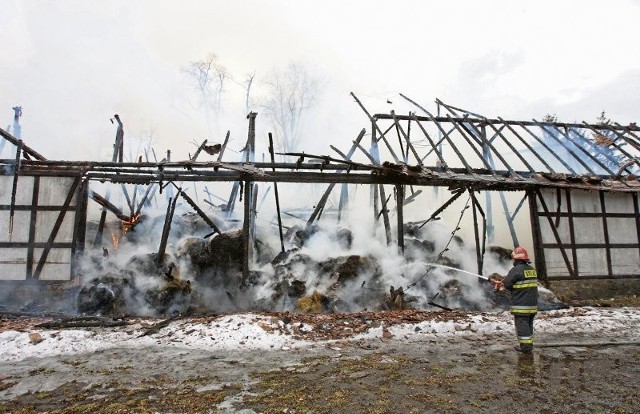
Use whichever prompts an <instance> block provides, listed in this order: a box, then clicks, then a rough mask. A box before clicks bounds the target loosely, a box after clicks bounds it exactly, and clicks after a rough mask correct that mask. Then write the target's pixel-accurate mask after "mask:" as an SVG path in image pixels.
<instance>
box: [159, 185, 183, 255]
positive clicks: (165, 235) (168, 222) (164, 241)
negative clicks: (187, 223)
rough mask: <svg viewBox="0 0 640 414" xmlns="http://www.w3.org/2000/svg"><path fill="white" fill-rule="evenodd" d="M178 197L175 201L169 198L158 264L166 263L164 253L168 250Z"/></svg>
mask: <svg viewBox="0 0 640 414" xmlns="http://www.w3.org/2000/svg"><path fill="white" fill-rule="evenodd" d="M177 201H178V197H176V198H174V199H173V201H172V199H171V198H169V205H167V214H166V216H165V217H164V226H162V237H161V238H160V246H159V247H158V256H157V257H156V261H157V263H158V265H162V264H164V255H165V253H166V251H167V241H168V240H169V232H170V231H171V221H172V220H173V213H174V212H175V210H176V202H177Z"/></svg>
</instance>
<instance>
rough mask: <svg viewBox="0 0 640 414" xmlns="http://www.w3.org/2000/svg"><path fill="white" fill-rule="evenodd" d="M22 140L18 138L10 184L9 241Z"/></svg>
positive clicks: (11, 234) (14, 209)
mask: <svg viewBox="0 0 640 414" xmlns="http://www.w3.org/2000/svg"><path fill="white" fill-rule="evenodd" d="M22 145H23V144H22V140H18V146H17V148H16V160H15V162H14V164H13V183H12V185H11V206H10V210H9V241H11V237H12V236H13V216H14V215H15V211H16V192H17V191H18V176H19V175H20V153H22Z"/></svg>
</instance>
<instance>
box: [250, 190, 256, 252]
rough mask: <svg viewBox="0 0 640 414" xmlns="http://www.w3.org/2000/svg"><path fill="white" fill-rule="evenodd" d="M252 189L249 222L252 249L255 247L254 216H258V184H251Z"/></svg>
mask: <svg viewBox="0 0 640 414" xmlns="http://www.w3.org/2000/svg"><path fill="white" fill-rule="evenodd" d="M252 187H253V188H251V195H252V200H251V222H250V226H249V228H250V232H251V241H252V242H253V247H256V245H257V241H256V216H257V214H258V183H253V186H252Z"/></svg>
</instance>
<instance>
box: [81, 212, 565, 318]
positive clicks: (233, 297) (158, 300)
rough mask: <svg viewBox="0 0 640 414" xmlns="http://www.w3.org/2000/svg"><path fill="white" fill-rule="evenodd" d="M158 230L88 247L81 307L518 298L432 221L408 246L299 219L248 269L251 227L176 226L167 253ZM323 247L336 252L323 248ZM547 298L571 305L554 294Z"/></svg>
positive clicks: (470, 302) (502, 302)
mask: <svg viewBox="0 0 640 414" xmlns="http://www.w3.org/2000/svg"><path fill="white" fill-rule="evenodd" d="M187 221H189V220H187ZM149 222H150V223H152V222H153V221H149ZM184 222H185V219H184V217H177V218H175V219H174V227H176V223H184ZM177 227H179V224H178V226H177ZM150 229H152V226H151V227H149V229H147V230H145V228H144V226H142V225H141V226H140V228H138V229H137V230H136V231H134V232H131V233H130V234H129V235H126V236H125V239H124V240H123V241H122V243H120V244H119V248H118V250H117V252H112V254H103V251H102V250H101V251H96V252H95V255H91V254H87V262H86V264H87V266H85V267H84V272H85V275H84V281H85V282H84V285H83V287H82V288H81V290H80V291H79V294H78V297H77V309H78V312H80V313H83V314H90V315H102V316H122V315H141V316H167V315H175V314H206V313H212V312H230V311H295V312H301V313H325V312H359V311H378V310H402V309H433V310H441V309H448V310H453V309H458V310H494V309H505V308H506V306H507V305H508V298H506V297H504V296H502V295H500V294H496V293H495V292H494V290H493V288H492V286H491V284H490V283H489V282H488V281H487V280H486V279H485V278H484V277H481V276H479V275H475V274H473V273H471V272H467V271H464V270H462V269H463V264H462V263H460V262H459V261H457V260H455V258H454V257H455V256H454V254H455V255H458V257H460V256H461V255H464V254H467V252H466V248H465V246H464V241H463V240H462V239H457V240H456V241H455V246H451V249H450V250H451V252H452V254H444V255H443V254H441V253H440V254H438V253H439V252H438V248H439V247H440V246H438V244H439V241H438V240H437V239H435V238H434V237H432V235H431V234H430V232H429V227H428V226H427V227H425V228H424V229H420V230H417V229H413V230H412V231H410V232H408V233H407V234H409V235H408V236H407V238H406V243H405V245H406V246H407V247H406V250H405V254H404V255H399V254H398V253H397V252H392V251H391V250H389V249H387V250H380V249H378V250H375V249H371V250H370V251H368V252H367V251H366V250H367V249H363V248H362V246H359V247H357V248H356V247H355V246H354V244H355V241H354V240H356V239H357V236H358V235H357V234H354V233H353V232H352V231H351V230H350V229H347V228H333V229H326V228H321V227H320V226H308V227H292V228H289V230H288V232H287V235H286V237H285V241H286V243H285V244H286V246H287V247H288V248H287V249H286V250H285V251H282V252H280V251H278V250H275V249H273V248H272V247H271V246H270V245H269V243H267V242H264V241H261V240H257V241H256V242H255V244H254V245H253V246H252V248H253V249H254V254H253V257H254V262H253V263H252V264H251V268H252V269H253V270H252V271H251V272H249V273H248V274H243V272H242V269H243V260H244V257H245V256H244V255H245V252H244V248H243V234H242V230H237V229H232V230H227V231H224V232H222V233H220V234H216V235H215V236H213V237H207V238H205V237H196V236H194V235H189V234H187V233H188V232H190V231H193V234H195V233H197V226H196V227H194V226H192V225H191V224H189V226H187V229H188V230H189V231H184V228H182V229H180V228H177V229H176V231H175V233H174V236H173V238H172V240H171V243H169V248H168V249H167V251H166V253H165V254H164V255H163V256H162V257H160V256H159V255H158V254H157V253H153V252H152V253H149V252H148V251H142V250H141V249H142V243H141V241H142V240H145V239H147V238H148V237H147V234H146V233H145V231H151V230H150ZM194 229H196V230H194ZM369 244H371V243H369ZM318 246H323V248H324V249H325V250H326V252H331V254H324V255H322V254H319V253H318V250H320V249H318ZM329 246H330V247H329ZM385 247H386V246H385ZM507 252H508V253H510V250H508V249H503V248H494V249H490V251H488V252H487V258H488V261H490V262H491V265H492V266H493V267H494V268H495V269H497V271H501V272H503V273H504V272H505V271H506V269H508V267H509V264H510V259H508V260H506V261H505V258H506V257H508V256H507ZM469 257H473V254H471V253H469ZM90 275H91V276H90ZM549 293H550V292H549ZM544 303H548V304H550V306H558V307H561V306H563V304H561V303H560V302H558V301H557V299H555V297H553V294H551V295H550V296H549V297H548V298H546V299H544ZM553 303H556V304H555V305H553ZM543 307H544V304H543Z"/></svg>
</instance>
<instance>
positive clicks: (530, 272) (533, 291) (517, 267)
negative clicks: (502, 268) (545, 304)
mask: <svg viewBox="0 0 640 414" xmlns="http://www.w3.org/2000/svg"><path fill="white" fill-rule="evenodd" d="M504 287H505V288H506V289H508V290H509V291H510V292H511V313H513V314H518V315H523V314H524V315H527V314H535V313H537V312H538V274H537V272H536V270H535V269H534V268H533V267H532V266H531V265H530V264H529V263H528V262H525V261H524V260H516V261H515V262H514V263H513V268H512V269H511V270H510V271H509V273H508V274H507V277H505V278H504Z"/></svg>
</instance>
